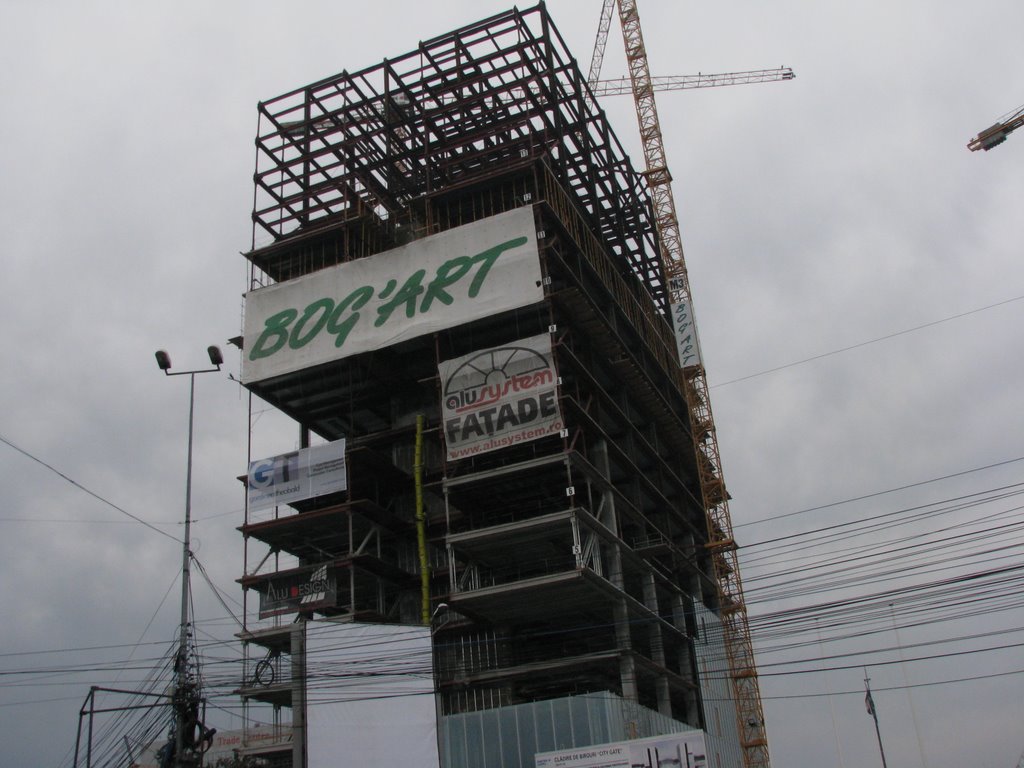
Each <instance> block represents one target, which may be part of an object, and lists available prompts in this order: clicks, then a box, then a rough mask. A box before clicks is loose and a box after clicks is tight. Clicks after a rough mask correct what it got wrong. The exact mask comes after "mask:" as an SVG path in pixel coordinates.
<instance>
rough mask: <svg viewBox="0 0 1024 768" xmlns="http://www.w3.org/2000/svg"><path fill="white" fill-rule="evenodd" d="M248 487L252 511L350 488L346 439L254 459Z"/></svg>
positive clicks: (250, 468)
mask: <svg viewBox="0 0 1024 768" xmlns="http://www.w3.org/2000/svg"><path fill="white" fill-rule="evenodd" d="M246 488H247V491H248V500H249V511H250V512H252V511H253V510H257V509H262V508H265V507H273V506H277V505H278V504H291V503H292V502H295V501H303V500H304V499H313V498H316V497H317V496H324V495H326V494H328V493H336V492H338V491H344V490H346V489H347V488H348V471H347V467H346V464H345V438H342V439H341V440H335V441H333V442H330V443H324V444H323V445H314V446H310V447H309V448H300V449H299V450H297V451H291V452H290V453H282V454H279V455H277V456H271V457H270V458H269V459H260V460H259V461H253V462H250V464H249V473H248V477H247V478H246Z"/></svg>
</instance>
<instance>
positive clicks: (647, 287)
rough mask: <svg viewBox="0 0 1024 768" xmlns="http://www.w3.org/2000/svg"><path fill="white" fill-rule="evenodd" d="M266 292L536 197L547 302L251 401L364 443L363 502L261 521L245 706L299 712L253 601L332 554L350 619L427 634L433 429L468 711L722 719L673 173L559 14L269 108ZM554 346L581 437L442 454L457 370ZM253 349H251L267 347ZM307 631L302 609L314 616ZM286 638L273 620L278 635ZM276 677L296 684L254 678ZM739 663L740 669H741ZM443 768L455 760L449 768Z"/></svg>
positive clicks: (274, 640)
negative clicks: (523, 349) (509, 346)
mask: <svg viewBox="0 0 1024 768" xmlns="http://www.w3.org/2000/svg"><path fill="white" fill-rule="evenodd" d="M259 113H260V120H259V128H258V137H257V142H256V145H257V164H256V173H255V176H254V178H255V186H256V190H255V200H254V210H253V230H254V234H253V246H252V250H251V251H250V252H249V253H247V254H246V258H247V259H248V260H249V262H250V264H251V273H250V287H251V288H254V289H257V288H259V287H261V286H265V285H269V284H271V283H274V282H281V281H285V280H289V279H292V278H295V277H300V276H304V275H309V274H312V273H315V272H316V271H317V270H320V269H324V268H326V267H330V266H334V265H337V264H341V263H343V262H346V261H349V260H353V259H358V258H362V257H365V256H370V255H374V254H378V253H381V252H383V251H387V250H389V249H390V248H393V247H395V246H398V245H401V244H404V243H408V242H410V241H412V240H415V239H417V238H420V237H424V236H427V235H430V234H434V233H437V232H440V231H443V230H446V229H449V228H452V227H456V226H459V225H462V224H466V223H470V222H473V221H477V220H480V219H484V218H486V217H489V216H492V215H495V214H498V213H502V212H504V211H508V210H512V209H515V208H521V207H523V206H530V207H531V209H532V211H533V217H534V221H535V225H536V229H537V232H538V246H539V252H540V259H541V270H542V273H543V275H544V281H543V292H544V300H543V301H541V302H539V303H538V304H536V305H532V306H528V307H526V308H523V309H519V310H514V311H510V312H506V313H503V314H501V315H497V316H493V317H490V318H485V319H482V320H477V321H474V322H473V323H470V324H467V325H464V326H458V327H455V328H451V329H448V330H446V331H443V332H439V333H435V334H433V335H432V336H428V337H424V338H417V339H413V340H410V341H407V342H403V343H402V344H399V345H396V346H393V347H388V348H385V349H379V350H375V351H373V352H367V353H362V354H358V355H354V356H351V357H347V358H344V359H342V360H337V361H333V362H329V363H326V364H323V365H319V366H317V367H314V368H309V369H305V370H301V371H297V372H294V373H289V374H284V375H281V376H277V377H274V378H271V379H267V380H262V381H258V382H253V383H250V384H249V385H248V387H249V389H250V390H251V391H252V392H253V393H254V394H255V395H257V396H258V397H260V398H262V399H263V400H265V401H266V402H268V403H269V404H271V405H272V406H274V407H275V408H278V409H279V410H281V411H283V412H284V413H286V414H287V415H289V416H291V417H292V418H293V419H295V420H296V422H297V423H298V425H299V428H300V436H301V441H302V443H303V444H308V441H309V438H310V435H311V434H315V435H317V436H319V437H320V438H324V439H336V438H339V437H342V436H344V437H345V438H346V441H347V460H348V463H349V467H350V472H349V475H350V483H349V488H348V490H347V491H346V492H344V493H342V494H335V495H333V496H331V497H326V498H320V499H315V500H310V501H307V502H301V503H297V504H295V505H292V506H291V507H281V508H278V509H277V510H275V511H274V512H273V513H272V514H271V515H269V516H268V517H265V518H261V519H257V518H255V517H252V516H250V515H249V513H248V512H247V517H246V521H245V524H244V525H243V526H242V529H241V530H242V533H243V536H244V537H245V549H246V564H245V571H244V574H243V576H242V578H241V579H240V582H241V583H242V585H243V587H244V588H245V590H246V595H247V597H246V605H247V610H246V628H245V630H244V631H243V633H242V635H241V637H242V638H243V640H244V641H245V642H246V643H247V646H249V648H250V654H254V655H252V657H251V659H250V662H249V667H250V669H249V672H250V674H247V677H246V681H247V682H246V684H245V685H244V686H243V688H242V690H241V693H242V695H243V698H244V699H245V700H246V701H248V702H250V703H252V704H254V705H255V703H256V702H263V703H265V704H268V705H270V706H272V707H274V709H275V715H274V717H275V722H279V721H283V717H282V715H281V713H282V712H283V711H284V710H285V709H291V710H292V723H293V725H295V741H294V744H292V745H290V746H289V748H290V749H292V755H293V758H292V759H293V762H294V764H295V765H297V766H298V765H301V764H302V760H303V759H304V758H303V754H304V751H303V745H302V743H301V742H302V738H301V732H302V728H301V723H302V720H301V710H302V708H303V705H304V702H305V697H306V695H307V693H308V691H307V690H306V689H305V687H304V675H305V671H304V670H305V661H304V659H303V658H302V653H301V638H300V637H299V636H298V634H297V633H296V630H295V628H294V625H291V624H288V623H281V621H280V620H276V619H272V620H266V621H261V620H259V619H258V618H256V617H254V615H253V614H254V613H255V612H254V611H253V610H251V609H250V608H249V607H248V603H249V598H248V595H249V594H250V593H252V592H257V593H258V592H261V591H265V590H266V589H267V585H268V584H270V583H271V582H272V581H273V580H274V579H279V578H282V577H288V576H291V575H294V574H296V573H306V572H309V571H311V570H312V569H314V568H317V567H320V566H321V565H322V564H324V563H329V564H330V566H331V567H332V568H334V569H335V570H336V573H338V574H339V577H338V593H339V598H338V601H337V604H336V605H335V606H333V607H330V608H326V609H325V608H320V609H318V610H317V611H316V613H317V614H319V615H322V616H333V617H336V618H339V619H343V620H374V621H418V620H419V616H420V611H419V606H418V605H417V601H418V600H419V592H420V588H419V583H420V582H419V578H418V577H419V575H420V574H419V569H420V566H419V563H418V560H417V557H416V532H415V525H414V521H413V515H414V510H413V504H412V498H413V495H414V482H413V465H414V463H416V464H419V463H420V460H416V459H414V435H415V426H414V425H415V422H416V417H417V416H420V415H422V416H424V417H425V422H426V435H425V440H424V445H423V456H422V459H421V463H422V467H423V483H422V496H423V500H424V504H425V516H426V530H427V536H428V540H429V548H428V549H429V561H430V564H431V574H430V596H431V599H432V601H433V603H434V604H435V605H436V604H439V603H441V602H444V603H445V604H447V605H448V606H449V608H450V609H451V612H452V617H451V619H450V620H448V621H446V623H445V624H444V626H443V627H441V628H440V629H439V630H438V632H437V640H438V643H437V645H436V649H435V654H436V659H435V663H436V668H437V675H438V684H439V687H440V691H441V694H442V707H443V712H444V713H445V714H458V713H464V712H474V711H478V710H481V709H488V708H491V707H496V706H503V705H506V704H515V703H520V702H526V701H533V700H539V699H546V698H557V697H560V696H569V695H574V694H578V693H581V692H589V691H605V690H609V691H612V692H613V693H615V694H616V695H620V696H622V697H623V698H625V699H627V700H630V701H633V702H636V703H639V704H641V705H643V706H645V707H648V708H649V709H651V710H653V711H655V712H658V713H661V714H662V715H664V716H665V717H669V718H673V719H675V720H676V721H677V722H679V723H681V724H686V725H689V726H692V727H705V726H706V725H707V724H708V722H710V721H711V720H712V719H713V718H712V717H711V713H710V709H709V708H710V707H712V706H715V703H714V702H710V701H704V700H703V699H702V697H701V692H700V680H699V673H698V663H697V660H696V658H695V653H694V643H695V642H698V641H702V642H706V640H703V639H702V638H703V637H704V635H703V633H704V630H703V628H702V627H701V626H699V624H698V622H697V621H696V620H695V618H694V617H695V611H694V603H695V602H697V601H699V602H700V603H702V604H703V605H704V606H706V607H707V608H709V609H710V610H712V611H715V612H718V613H719V614H720V615H721V616H722V619H723V621H726V620H727V609H728V608H729V606H728V605H727V604H723V603H721V598H722V593H721V592H720V590H719V589H718V583H717V581H716V578H715V573H716V571H715V561H716V559H718V553H717V550H712V549H709V547H708V544H709V536H708V526H707V517H706V510H705V506H704V500H703V497H702V482H701V477H702V472H703V471H704V469H705V468H704V466H703V464H704V462H706V460H707V457H706V456H705V454H703V453H701V452H699V451H695V450H694V445H695V443H694V437H693V435H692V434H691V428H690V423H691V418H692V414H691V406H690V404H689V403H690V402H691V400H692V393H691V392H688V391H687V389H688V387H690V386H691V384H690V383H689V380H688V379H685V378H683V377H681V376H680V374H679V365H678V359H677V356H676V346H675V339H674V336H673V333H672V328H671V325H670V323H669V320H668V312H669V288H668V281H667V279H666V277H665V275H664V274H663V271H662V270H663V268H662V258H661V250H660V249H661V247H662V246H661V243H660V242H659V239H658V235H657V222H656V217H655V209H654V208H653V207H652V204H651V197H650V196H649V179H645V178H644V176H643V175H642V174H640V173H638V172H637V171H636V170H635V169H634V168H633V166H632V164H631V162H630V160H629V158H628V157H627V156H626V154H625V153H624V151H623V150H622V147H621V145H620V144H619V142H618V140H617V139H616V137H615V135H614V133H613V132H612V131H611V128H610V127H609V126H608V124H607V121H606V120H605V117H604V114H603V112H602V111H601V110H600V108H599V107H597V106H596V102H595V100H594V98H593V94H592V92H591V91H590V90H589V88H588V86H587V84H586V80H585V78H584V77H583V75H582V74H581V73H580V72H579V70H578V69H577V67H576V64H575V62H574V60H573V58H572V57H571V55H569V53H568V51H567V49H566V47H565V44H564V42H563V41H562V39H561V37H560V36H559V35H558V33H557V30H555V28H554V26H553V25H552V24H551V21H550V18H549V17H548V14H547V11H546V9H545V7H544V6H543V5H539V6H537V7H536V8H533V9H527V10H524V11H520V10H512V11H509V12H507V13H503V14H497V15H495V16H492V17H490V18H488V19H485V20H483V21H481V22H479V23H476V24H473V25H470V26H467V27H464V28H462V29H459V30H455V31H453V32H451V33H448V34H445V35H442V36H439V37H436V38H433V39H431V40H428V41H426V42H423V43H421V44H420V45H419V47H418V48H417V50H416V51H413V52H411V53H409V54H406V55H404V56H400V57H397V58H393V59H388V60H386V61H385V62H383V63H381V64H379V65H376V66H373V67H369V68H367V69H364V70H361V71H359V72H356V73H347V72H345V73H341V74H339V75H337V76H334V77H331V78H327V79H324V80H321V81H319V82H317V83H314V84H311V85H309V86H306V87H304V88H300V89H296V90H294V91H291V92H290V93H287V94H284V95H282V96H280V97H277V98H275V99H272V100H269V101H266V102H263V103H261V104H260V105H259ZM541 333H550V334H551V336H552V341H553V356H554V358H555V361H556V365H557V368H558V374H559V377H560V382H561V383H560V388H559V404H560V406H561V408H562V412H563V414H564V415H565V421H566V429H565V430H564V432H563V434H561V435H556V436H549V437H545V438H543V439H540V440H535V441H533V442H529V443H524V444H521V445H517V446H514V447H510V448H505V449H502V450H501V451H496V452H493V453H487V454H482V455H480V456H477V457H474V458H466V459H460V460H458V461H452V460H447V459H446V458H445V452H444V445H443V435H442V432H443V430H441V429H440V413H439V405H438V403H439V391H438V387H439V382H438V374H437V370H438V369H437V366H438V363H439V361H441V360H448V359H452V358H454V357H458V356H460V355H463V354H467V353H469V352H472V351H474V350H476V349H481V348H485V347H488V346H490V345H497V344H502V343H509V342H512V341H514V340H516V339H519V338H525V337H527V336H531V335H536V334H541ZM243 346H244V342H243ZM300 618H301V617H300ZM275 622H276V623H275ZM260 664H263V665H264V668H265V667H266V666H267V665H270V664H272V665H273V666H274V669H275V670H276V674H275V676H274V678H273V680H272V684H266V681H265V680H263V681H261V680H259V679H257V678H258V677H259V676H258V675H256V674H255V670H256V669H257V668H258V667H259V665H260ZM719 666H721V667H724V666H725V660H724V658H723V659H720V660H719ZM445 765H455V764H454V763H445Z"/></svg>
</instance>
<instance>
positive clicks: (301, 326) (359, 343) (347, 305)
mask: <svg viewBox="0 0 1024 768" xmlns="http://www.w3.org/2000/svg"><path fill="white" fill-rule="evenodd" d="M543 298H544V291H543V288H542V287H541V272H540V255H539V252H538V250H537V227H536V224H535V223H534V219H533V209H532V208H530V207H528V206H527V207H523V208H516V209H514V210H511V211H507V212H505V213H501V214H498V215H497V216H491V217H489V218H486V219H481V220H480V221H475V222H473V223H471V224H466V225H464V226H461V227H454V228H453V229H449V230H446V231H444V232H440V233H438V234H436V235H431V236H429V237H425V238H423V239H422V240H414V241H413V242H411V243H408V244H406V245H403V246H400V247H398V248H394V249H392V250H390V251H385V252H384V253H379V254H377V255H375V256H369V257H367V258H363V259H356V260H355V261H349V262H345V263H344V264H339V265H338V266H336V267H329V268H327V269H321V270H318V271H316V272H314V273H312V274H309V275H305V276H303V277H298V278H295V279H294V280H287V281H285V282H282V283H276V284H274V285H268V286H265V287H263V288H257V289H256V290H253V291H249V292H248V293H247V294H246V295H245V329H244V332H245V354H244V355H243V356H242V382H243V383H245V384H250V383H252V382H256V381H263V380H264V379H269V378H272V377H274V376H279V375H281V374H284V373H289V372H292V371H299V370H302V369H303V368H308V367H310V366H314V365H320V364H321V363H326V362H329V361H331V360H340V359H342V358H345V357H348V356H349V355H355V354H357V353H359V352H366V351H369V350H374V349H381V348H383V347H386V346H389V345H392V344H398V343H399V342H402V341H406V340H408V339H414V338H416V337H418V336H423V335H425V334H428V333H434V332H435V331H439V330H443V329H444V328H451V327H453V326H456V325H460V324H462V323H468V322H470V321H472V320H477V319H479V318H482V317H488V316H490V315H496V314H499V313H501V312H505V311H507V310H510V309H517V308H519V307H525V306H529V305H530V304H534V303H536V302H538V301H540V300H541V299H543Z"/></svg>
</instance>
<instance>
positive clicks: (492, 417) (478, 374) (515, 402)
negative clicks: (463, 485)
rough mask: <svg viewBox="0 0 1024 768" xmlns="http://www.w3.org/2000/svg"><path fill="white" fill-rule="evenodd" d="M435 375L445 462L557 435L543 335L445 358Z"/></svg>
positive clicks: (553, 378) (552, 377) (553, 385)
mask: <svg viewBox="0 0 1024 768" xmlns="http://www.w3.org/2000/svg"><path fill="white" fill-rule="evenodd" d="M438 372H439V374H440V376H441V384H442V387H443V389H442V398H441V418H442V420H443V423H444V436H445V443H446V445H447V447H448V459H449V460H455V459H462V458H466V457H468V456H474V455H476V454H480V453H486V452H488V451H494V450H497V449H499V448H505V447H507V446H510V445H515V444H517V443H522V442H525V441H528V440H536V439H538V438H541V437H545V436H547V435H551V434H557V433H558V432H560V431H561V430H562V429H563V427H564V426H565V425H564V422H563V420H562V413H561V409H560V408H559V405H558V376H557V375H556V374H555V366H554V361H553V359H552V356H551V337H550V336H548V335H547V334H543V335H541V336H533V337H531V338H529V339H523V340H521V341H517V342H514V343H512V344H509V345H507V346H503V347H494V348H492V349H485V350H482V351H478V352H472V353H470V354H468V355H465V356H463V357H459V358H456V359H454V360H447V361H445V362H443V363H441V365H440V366H439V368H438Z"/></svg>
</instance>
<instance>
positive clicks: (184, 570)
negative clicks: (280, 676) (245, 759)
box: [156, 346, 224, 767]
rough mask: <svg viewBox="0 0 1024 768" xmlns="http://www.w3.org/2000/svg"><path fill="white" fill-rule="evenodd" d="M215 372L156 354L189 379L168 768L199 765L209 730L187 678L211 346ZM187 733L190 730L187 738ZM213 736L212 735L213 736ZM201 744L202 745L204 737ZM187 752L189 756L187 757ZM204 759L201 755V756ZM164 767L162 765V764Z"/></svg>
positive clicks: (216, 356)
mask: <svg viewBox="0 0 1024 768" xmlns="http://www.w3.org/2000/svg"><path fill="white" fill-rule="evenodd" d="M206 353H207V355H209V357H210V363H211V364H212V365H213V366H214V367H213V368H200V369H195V370H190V371H173V372H172V371H171V358H170V356H169V355H168V354H167V352H165V351H164V350H159V351H158V352H157V353H156V364H157V366H159V368H160V370H162V371H163V372H164V374H165V375H167V376H188V377H189V388H188V460H187V464H186V470H185V535H184V537H183V543H182V551H181V625H180V627H179V636H178V654H177V656H176V658H175V661H174V671H175V681H174V696H173V699H172V706H173V707H174V752H173V756H172V757H171V759H170V760H167V761H166V764H167V765H169V766H170V765H173V766H179V767H183V766H192V765H198V764H199V763H198V760H196V759H195V757H196V755H195V747H196V746H200V745H199V744H197V743H196V742H197V739H196V734H195V728H196V726H199V727H200V728H201V731H202V732H203V733H205V732H206V728H205V727H203V726H202V724H201V723H199V721H198V717H197V715H198V704H199V695H198V694H199V692H198V690H195V686H194V685H193V684H192V682H191V681H190V680H189V677H188V628H189V620H188V598H189V592H190V586H191V573H192V571H191V557H192V433H193V428H192V427H193V423H194V419H195V403H196V397H195V395H196V375H197V374H200V373H215V372H216V371H219V370H220V367H221V365H223V363H224V357H223V356H222V355H221V352H220V349H219V348H217V347H216V346H210V347H207V349H206ZM186 730H191V732H190V733H188V734H186V732H185V731H186ZM210 735H211V736H212V733H211V734H210ZM198 741H199V742H201V741H202V734H201V735H200V737H199V739H198ZM186 748H188V750H189V755H188V756H186V755H185V750H186ZM200 756H201V753H200ZM161 765H162V766H163V761H162V763H161Z"/></svg>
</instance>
